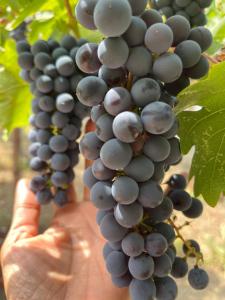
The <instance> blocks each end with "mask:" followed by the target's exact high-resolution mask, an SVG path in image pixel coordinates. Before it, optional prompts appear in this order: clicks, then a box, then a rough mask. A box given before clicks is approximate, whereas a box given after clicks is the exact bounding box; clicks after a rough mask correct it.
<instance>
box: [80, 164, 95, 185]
mask: <svg viewBox="0 0 225 300" xmlns="http://www.w3.org/2000/svg"><path fill="white" fill-rule="evenodd" d="M83 182H84V185H85V186H86V187H88V188H89V189H91V188H92V187H93V186H94V184H95V183H96V182H98V180H97V179H96V178H95V176H94V175H93V173H92V169H91V167H88V168H87V169H86V170H85V171H84V174H83Z"/></svg>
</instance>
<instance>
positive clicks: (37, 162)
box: [30, 157, 47, 172]
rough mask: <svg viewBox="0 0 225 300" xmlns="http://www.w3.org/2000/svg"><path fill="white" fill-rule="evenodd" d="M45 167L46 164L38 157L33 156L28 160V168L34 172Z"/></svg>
mask: <svg viewBox="0 0 225 300" xmlns="http://www.w3.org/2000/svg"><path fill="white" fill-rule="evenodd" d="M46 167H47V164H46V163H45V162H44V161H43V160H41V159H40V158H39V157H33V158H32V159H31V160H30V168H31V169H32V170H33V171H35V172H42V171H43V170H45V169H46Z"/></svg>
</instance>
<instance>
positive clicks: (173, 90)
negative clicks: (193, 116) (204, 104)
mask: <svg viewBox="0 0 225 300" xmlns="http://www.w3.org/2000/svg"><path fill="white" fill-rule="evenodd" d="M190 84H191V82H190V79H189V78H188V77H187V76H186V75H185V74H182V75H181V76H180V78H178V79H177V80H176V81H174V82H172V83H167V84H165V89H166V91H167V92H169V93H170V94H172V95H174V96H177V95H178V94H179V93H180V92H181V91H183V90H184V89H185V88H186V87H188V86H189V85H190Z"/></svg>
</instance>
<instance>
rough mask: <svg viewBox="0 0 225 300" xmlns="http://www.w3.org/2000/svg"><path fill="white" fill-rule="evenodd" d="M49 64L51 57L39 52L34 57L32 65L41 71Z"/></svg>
mask: <svg viewBox="0 0 225 300" xmlns="http://www.w3.org/2000/svg"><path fill="white" fill-rule="evenodd" d="M51 63H52V57H51V56H50V55H49V54H47V53H44V52H39V53H38V54H37V55H35V57H34V65H35V67H36V68H37V69H38V70H40V71H43V70H44V68H45V67H46V66H47V65H49V64H51Z"/></svg>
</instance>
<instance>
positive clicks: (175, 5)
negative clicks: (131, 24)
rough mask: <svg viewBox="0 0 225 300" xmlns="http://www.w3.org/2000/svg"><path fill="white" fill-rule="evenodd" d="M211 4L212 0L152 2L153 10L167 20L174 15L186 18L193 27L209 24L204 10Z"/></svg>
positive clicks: (157, 0)
mask: <svg viewBox="0 0 225 300" xmlns="http://www.w3.org/2000/svg"><path fill="white" fill-rule="evenodd" d="M211 4H212V0H151V6H152V8H154V9H156V10H158V11H159V12H160V14H161V15H164V16H165V17H166V18H170V17H172V16H174V15H179V16H182V17H185V18H186V19H187V20H188V21H189V22H190V23H191V26H192V27H195V26H204V25H206V24H207V18H206V15H205V12H204V10H205V9H206V8H208V7H209V6H210V5H211Z"/></svg>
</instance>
